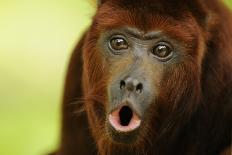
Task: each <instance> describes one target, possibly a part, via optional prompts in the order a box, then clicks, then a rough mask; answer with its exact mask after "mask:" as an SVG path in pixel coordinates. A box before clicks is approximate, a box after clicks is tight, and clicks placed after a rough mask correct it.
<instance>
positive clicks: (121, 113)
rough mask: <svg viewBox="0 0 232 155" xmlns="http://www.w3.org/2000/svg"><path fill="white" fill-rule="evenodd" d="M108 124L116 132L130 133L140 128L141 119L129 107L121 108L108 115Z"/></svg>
mask: <svg viewBox="0 0 232 155" xmlns="http://www.w3.org/2000/svg"><path fill="white" fill-rule="evenodd" d="M109 123H110V124H111V126H112V127H113V128H114V129H115V130H116V131H119V132H130V131H133V130H135V129H137V128H138V127H139V126H140V124H141V119H140V118H139V116H138V115H137V114H136V113H135V112H134V111H133V110H132V109H131V108H130V107H129V106H122V107H120V108H118V109H116V110H115V111H113V112H112V113H110V115H109Z"/></svg>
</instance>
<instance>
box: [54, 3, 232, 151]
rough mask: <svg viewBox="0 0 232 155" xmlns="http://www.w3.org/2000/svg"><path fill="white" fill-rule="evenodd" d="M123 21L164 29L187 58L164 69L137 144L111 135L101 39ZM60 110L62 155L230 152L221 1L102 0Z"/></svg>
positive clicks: (228, 69) (230, 89)
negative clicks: (181, 44)
mask: <svg viewBox="0 0 232 155" xmlns="http://www.w3.org/2000/svg"><path fill="white" fill-rule="evenodd" d="M124 26H127V27H135V28H137V29H140V30H143V31H144V32H148V31H151V30H157V29H161V30H163V31H164V32H165V33H166V34H168V35H169V36H171V37H172V38H175V39H177V40H178V41H180V42H183V43H184V45H185V47H184V48H185V51H186V52H187V55H188V57H186V60H185V61H183V62H182V63H179V64H175V66H170V68H169V70H167V71H165V73H164V75H163V76H162V83H161V85H160V87H159V89H160V91H159V92H160V93H159V95H158V98H157V99H156V103H158V104H153V105H151V107H150V108H149V110H148V111H147V113H148V115H147V118H148V121H147V122H146V124H144V125H143V127H142V130H141V132H140V133H139V139H138V140H137V141H136V143H135V144H131V145H122V144H118V143H115V142H113V141H112V140H111V138H110V136H109V135H108V133H107V132H106V129H105V121H106V110H105V109H106V107H107V100H108V99H107V83H108V81H109V79H110V77H111V76H112V75H111V73H110V72H109V70H108V66H107V65H105V60H104V58H103V56H102V55H101V54H100V52H99V47H98V44H97V43H98V40H99V37H100V35H101V34H102V33H104V31H105V30H109V29H113V28H118V27H124ZM119 70H120V69H119ZM154 78H155V77H154ZM62 110H63V122H62V123H63V124H62V138H61V145H60V148H59V150H58V152H57V153H56V155H91V154H93V155H96V154H100V155H119V154H120V155H136V154H138V155H143V154H144V155H146V154H147V155H153V154H154V155H171V154H178V155H218V154H220V153H222V152H224V150H226V149H228V147H230V145H231V137H232V15H231V13H230V11H229V10H228V8H226V7H225V6H224V4H223V3H222V2H221V1H220V0H106V1H104V2H102V4H101V5H100V6H99V8H98V10H97V13H96V15H95V16H94V18H93V23H92V25H91V26H90V28H89V29H88V31H87V32H86V33H85V34H84V35H83V37H82V39H81V40H80V41H79V44H78V46H77V47H76V49H75V51H74V52H73V55H72V57H71V60H70V65H69V69H68V73H67V79H66V85H65V92H64V100H63V107H62ZM228 150H229V149H228ZM228 152H230V151H227V153H228ZM225 154H226V151H225Z"/></svg>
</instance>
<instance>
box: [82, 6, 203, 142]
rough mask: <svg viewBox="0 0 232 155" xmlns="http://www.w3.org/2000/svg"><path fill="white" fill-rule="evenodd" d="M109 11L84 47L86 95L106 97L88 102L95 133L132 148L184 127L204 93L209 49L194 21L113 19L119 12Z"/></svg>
mask: <svg viewBox="0 0 232 155" xmlns="http://www.w3.org/2000/svg"><path fill="white" fill-rule="evenodd" d="M104 11H105V10H104V6H103V11H101V10H100V11H99V12H98V14H97V16H96V18H95V21H94V24H93V26H92V27H91V29H90V31H89V33H88V35H87V39H86V44H85V46H84V49H85V51H84V60H85V62H84V77H85V79H84V80H85V81H86V82H85V87H84V88H85V89H86V92H85V94H87V95H89V94H91V93H95V94H93V95H92V96H93V97H94V100H96V97H102V98H100V99H98V100H97V102H96V101H93V102H94V103H99V102H101V104H94V103H90V102H89V103H87V106H88V108H87V109H88V110H89V111H88V115H89V118H91V119H90V123H91V124H93V125H92V126H98V127H97V129H96V132H98V133H99V132H101V133H105V135H107V137H110V138H111V140H112V141H113V142H117V143H123V144H132V143H137V140H138V139H139V140H140V141H141V140H142V141H144V139H145V138H144V139H143V138H142V137H147V136H149V134H150V133H152V134H156V135H152V136H153V137H158V136H159V135H158V134H160V135H162V134H163V133H159V132H160V131H165V129H166V128H175V126H177V124H178V126H180V124H184V121H187V120H188V118H189V117H190V115H191V114H192V112H193V111H194V109H195V108H196V107H197V105H198V103H199V97H200V92H201V91H200V72H201V64H202V58H203V55H204V47H203V46H202V44H201V42H203V41H202V35H200V29H199V27H198V25H197V23H196V21H195V20H194V18H193V17H191V16H187V17H185V18H184V17H183V18H182V19H181V20H176V19H174V18H171V17H170V16H167V15H164V16H157V15H156V13H154V12H153V14H152V15H151V16H146V15H144V16H142V15H138V14H134V15H128V14H127V12H126V11H123V10H116V12H117V11H118V12H117V16H114V18H113V19H112V17H111V14H110V12H111V11H112V12H115V10H111V11H109V10H107V12H106V11H105V12H104ZM103 14H104V16H103ZM115 14H116V13H114V15H115ZM98 16H101V17H102V18H98ZM123 16H125V19H124V18H121V17H123ZM119 17H120V19H118V18H119ZM126 17H127V18H126ZM137 17H139V18H138V19H137ZM142 17H143V18H142ZM130 18H131V19H130ZM132 19H133V20H132ZM89 96H91V95H89ZM87 98H88V96H87ZM99 100H100V101H99ZM100 105H101V106H100ZM90 109H92V110H90ZM99 109H101V110H99ZM180 111H181V113H179V112H180ZM94 113H95V114H94ZM180 114H181V115H180ZM182 116H183V117H182ZM182 119H183V120H182ZM173 120H175V121H173ZM171 121H172V122H171ZM97 130H99V131H97ZM173 132H174V131H173ZM96 135H99V134H96ZM102 137H103V136H102ZM102 137H100V136H99V138H102ZM104 137H105V136H104ZM138 137H141V138H138Z"/></svg>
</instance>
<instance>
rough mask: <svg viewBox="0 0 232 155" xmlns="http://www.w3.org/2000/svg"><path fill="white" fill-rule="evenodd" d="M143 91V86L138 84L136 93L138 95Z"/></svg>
mask: <svg viewBox="0 0 232 155" xmlns="http://www.w3.org/2000/svg"><path fill="white" fill-rule="evenodd" d="M142 91H143V84H142V83H139V84H138V85H137V86H136V92H137V93H138V94H140V93H142Z"/></svg>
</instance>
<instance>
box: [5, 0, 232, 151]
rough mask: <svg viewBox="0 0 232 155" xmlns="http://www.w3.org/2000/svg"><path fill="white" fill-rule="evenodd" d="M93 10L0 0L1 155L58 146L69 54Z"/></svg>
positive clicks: (58, 1)
mask: <svg viewBox="0 0 232 155" xmlns="http://www.w3.org/2000/svg"><path fill="white" fill-rule="evenodd" d="M226 2H227V3H228V4H229V5H230V6H232V0H226ZM94 12H95V6H94V3H93V2H91V0H50V1H46V0H0V155H42V154H46V153H47V152H49V151H51V150H54V149H55V148H56V147H57V146H58V141H59V131H60V118H61V116H60V102H61V96H62V88H63V81H64V77H65V70H66V67H67V63H68V58H69V56H70V53H71V51H72V49H73V48H74V46H75V44H76V43H77V41H78V39H79V37H80V35H81V34H82V32H83V31H84V30H85V28H86V27H87V26H88V25H89V24H90V22H91V17H92V16H93V14H94Z"/></svg>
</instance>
